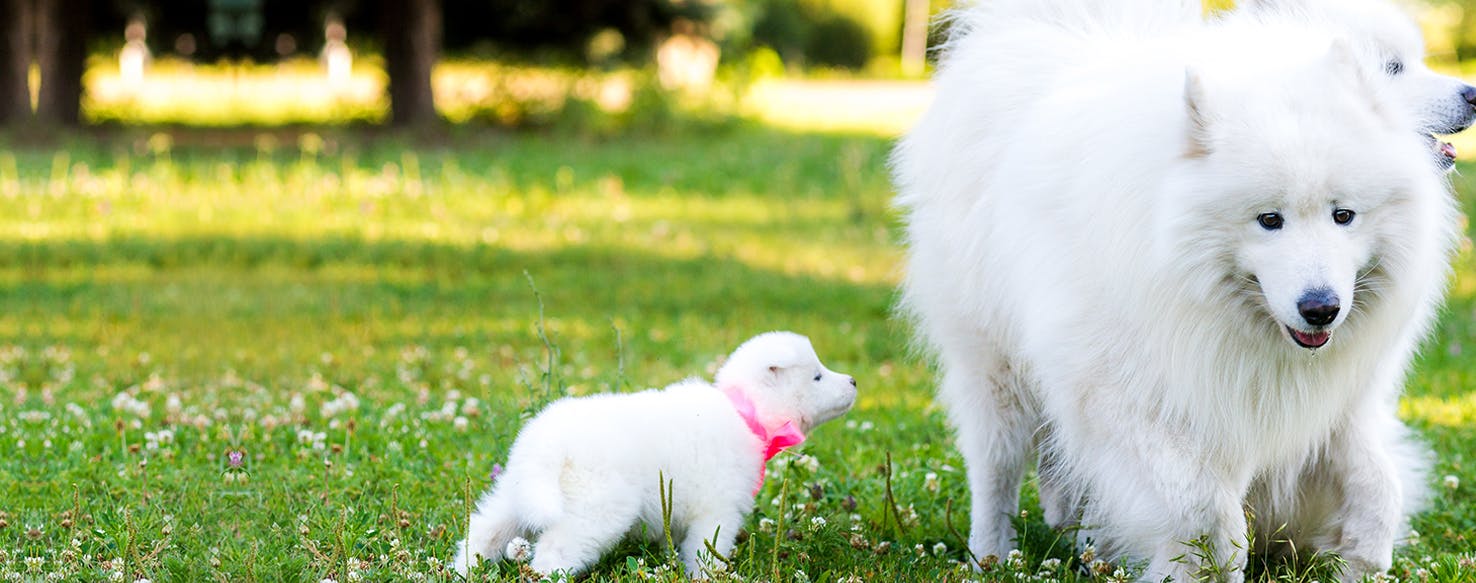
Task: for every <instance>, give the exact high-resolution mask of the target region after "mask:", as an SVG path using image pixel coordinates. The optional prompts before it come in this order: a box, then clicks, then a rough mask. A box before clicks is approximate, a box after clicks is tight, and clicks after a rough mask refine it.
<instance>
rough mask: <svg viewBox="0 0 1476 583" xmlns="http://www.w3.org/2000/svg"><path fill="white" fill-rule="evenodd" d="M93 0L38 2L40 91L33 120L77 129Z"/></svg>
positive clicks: (36, 25)
mask: <svg viewBox="0 0 1476 583" xmlns="http://www.w3.org/2000/svg"><path fill="white" fill-rule="evenodd" d="M91 14H92V0H38V4H37V6H36V12H35V30H36V66H37V68H38V69H40V70H41V87H40V91H39V94H38V99H37V100H36V117H37V118H38V119H40V120H42V121H45V122H49V123H59V124H64V125H76V123H77V122H78V121H79V120H80V119H81V116H82V73H83V71H84V70H85V69H86V66H87V38H88V37H87V35H88V32H89V29H90V28H91V26H90V24H91V22H90V21H89V18H91Z"/></svg>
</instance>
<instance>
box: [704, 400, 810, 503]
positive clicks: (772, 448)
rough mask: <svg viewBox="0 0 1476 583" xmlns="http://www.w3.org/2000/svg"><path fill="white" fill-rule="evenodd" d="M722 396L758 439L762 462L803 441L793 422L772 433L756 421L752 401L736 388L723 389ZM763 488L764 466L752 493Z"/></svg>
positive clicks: (760, 467) (802, 434)
mask: <svg viewBox="0 0 1476 583" xmlns="http://www.w3.org/2000/svg"><path fill="white" fill-rule="evenodd" d="M723 394H725V395H727V396H728V401H729V402H731V403H733V410H735V411H737V412H738V416H739V417H741V418H743V422H744V423H746V424H747V425H748V430H749V431H752V432H753V435H754V437H757V438H759V441H760V442H762V444H763V446H762V449H761V451H762V452H763V454H764V462H766V463H767V462H768V461H769V460H771V459H774V456H775V455H778V454H779V452H781V451H784V448H787V447H792V446H795V445H799V444H800V443H801V442H803V441H804V440H805V434H804V433H800V430H799V428H798V427H795V426H794V422H793V421H785V422H784V424H783V425H780V426H779V428H778V429H774V430H772V431H771V430H769V429H768V428H767V427H764V424H763V423H760V422H759V420H758V412H757V411H756V410H755V409H754V406H753V399H749V398H748V395H745V394H743V391H740V390H738V389H737V388H736V387H730V388H725V389H723ZM763 487H764V466H763V465H760V466H759V475H758V480H757V481H756V482H755V483H754V486H753V493H754V494H758V492H759V490H760V489H763Z"/></svg>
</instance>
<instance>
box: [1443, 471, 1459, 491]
mask: <svg viewBox="0 0 1476 583" xmlns="http://www.w3.org/2000/svg"><path fill="white" fill-rule="evenodd" d="M1441 483H1442V484H1444V485H1445V489H1446V490H1454V489H1456V488H1459V487H1461V478H1460V477H1459V476H1456V475H1454V474H1451V475H1448V476H1446V477H1445V479H1443V480H1441Z"/></svg>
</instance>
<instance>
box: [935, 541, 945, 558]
mask: <svg viewBox="0 0 1476 583" xmlns="http://www.w3.org/2000/svg"><path fill="white" fill-rule="evenodd" d="M947 552H948V545H945V544H943V543H942V542H941V541H939V542H938V543H937V544H935V545H933V556H935V557H941V556H943V555H944V554H945V553H947Z"/></svg>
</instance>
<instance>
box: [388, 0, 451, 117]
mask: <svg viewBox="0 0 1476 583" xmlns="http://www.w3.org/2000/svg"><path fill="white" fill-rule="evenodd" d="M380 19H381V20H380V27H381V28H380V31H381V38H383V40H384V68H385V70H386V72H387V73H389V94H390V122H391V123H393V124H394V125H397V126H409V125H423V124H425V123H428V122H431V121H435V120H436V119H437V117H436V104H435V100H434V95H433V93H432V92H431V68H432V67H434V66H435V64H436V57H437V55H438V54H439V53H440V48H441V3H440V1H439V0H382V3H381V5H380Z"/></svg>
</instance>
